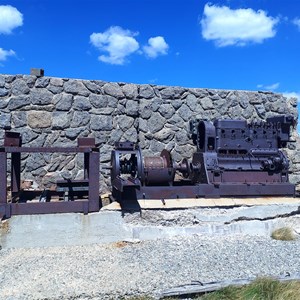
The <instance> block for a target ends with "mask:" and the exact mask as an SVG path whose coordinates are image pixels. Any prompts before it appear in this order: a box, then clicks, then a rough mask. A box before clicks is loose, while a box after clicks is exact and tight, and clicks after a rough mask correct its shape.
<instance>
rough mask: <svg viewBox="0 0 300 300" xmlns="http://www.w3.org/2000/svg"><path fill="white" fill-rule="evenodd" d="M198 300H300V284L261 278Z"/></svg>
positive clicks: (209, 294)
mask: <svg viewBox="0 0 300 300" xmlns="http://www.w3.org/2000/svg"><path fill="white" fill-rule="evenodd" d="M196 299H198V300H300V282H299V281H290V282H280V281H277V280H273V279H268V278H260V279H257V280H255V281H254V282H253V283H251V284H249V285H245V286H242V287H234V286H230V287H227V288H224V289H222V290H220V291H216V292H213V293H208V294H206V295H204V296H201V297H197V298H196Z"/></svg>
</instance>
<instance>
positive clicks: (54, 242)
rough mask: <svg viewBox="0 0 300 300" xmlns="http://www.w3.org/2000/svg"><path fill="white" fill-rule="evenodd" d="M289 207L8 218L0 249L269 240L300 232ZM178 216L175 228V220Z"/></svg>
mask: <svg viewBox="0 0 300 300" xmlns="http://www.w3.org/2000/svg"><path fill="white" fill-rule="evenodd" d="M291 202H294V203H280V204H276V203H273V204H270V203H269V204H265V205H253V206H247V207H245V206H240V207H237V206H234V207H230V208H224V207H222V208H220V207H216V206H214V207H206V208H189V209H184V210H169V211H167V210H152V211H149V210H146V209H143V208H142V210H141V211H140V212H139V213H134V216H133V215H132V214H130V213H125V214H124V212H122V211H121V210H119V209H118V207H117V206H116V204H113V205H112V206H108V207H106V209H105V210H101V211H100V212H98V213H92V214H89V215H83V214H75V213H74V214H49V215H24V216H13V217H12V218H11V219H8V220H5V221H2V223H1V226H0V245H1V247H2V248H14V247H17V248H19V247H22V248H23V247H25V248H28V247H52V246H63V245H86V244H94V243H100V244H103V243H111V242H118V241H129V242H130V241H131V242H134V241H136V240H153V239H159V238H169V237H174V236H181V235H182V236H187V235H193V234H200V235H206V234H207V235H212V234H214V235H218V234H222V235H224V234H228V235H232V234H247V235H270V233H271V232H272V231H273V230H274V229H276V228H280V227H283V226H290V227H292V228H293V229H294V231H295V232H296V233H300V215H299V213H300V210H299V206H300V203H299V202H300V201H299V200H295V199H292V201H291ZM110 209H111V210H110ZM175 215H176V216H175ZM178 217H180V218H181V222H180V224H179V223H178V222H176V221H175V220H176V218H177V219H178ZM166 223H167V224H168V225H167V226H166V225H165V224H166Z"/></svg>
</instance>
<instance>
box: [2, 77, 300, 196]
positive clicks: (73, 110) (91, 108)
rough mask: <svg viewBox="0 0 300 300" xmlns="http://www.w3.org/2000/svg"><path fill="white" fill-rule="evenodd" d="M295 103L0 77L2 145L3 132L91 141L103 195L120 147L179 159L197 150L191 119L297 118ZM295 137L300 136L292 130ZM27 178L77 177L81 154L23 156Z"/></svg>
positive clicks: (239, 94) (296, 169)
mask: <svg viewBox="0 0 300 300" xmlns="http://www.w3.org/2000/svg"><path fill="white" fill-rule="evenodd" d="M296 106H297V102H296V99H293V98H291V99H286V98H285V97H283V96H282V95H280V94H274V93H270V92H249V91H230V90H212V89H200V88H195V89H192V88H182V87H167V86H155V85H148V84H144V85H136V84H126V83H111V82H104V81H95V80H92V81H88V80H75V79H61V78H50V77H39V78H37V77H35V76H28V75H16V76H12V75H0V145H1V144H3V134H4V129H11V130H13V131H17V132H20V133H21V134H22V138H23V145H24V146H74V145H76V139H77V138H78V137H87V136H92V137H95V138H96V143H97V146H99V147H100V155H101V156H100V160H101V191H102V192H104V191H106V190H107V185H108V184H109V176H108V175H109V169H108V168H107V167H108V166H109V161H110V151H111V149H112V148H113V145H114V143H115V142H116V141H120V140H122V141H125V140H129V141H133V142H139V144H140V146H141V148H142V150H143V154H147V155H149V154H151V155H153V154H159V153H160V151H161V150H162V149H163V148H166V149H168V150H170V151H171V153H172V156H173V158H174V159H175V160H176V161H179V160H181V159H182V158H183V157H188V158H190V157H191V155H192V153H193V152H194V150H195V147H194V145H193V144H192V142H191V140H190V138H189V135H188V123H189V120H190V119H191V118H194V117H198V118H204V119H214V118H243V119H246V120H253V119H257V120H259V119H265V118H266V117H268V116H272V115H276V114H285V113H288V114H293V115H294V116H295V117H296V118H297V117H298V115H297V107H296ZM293 137H294V139H296V138H297V134H296V132H295V130H294V132H293ZM296 148H297V147H296V144H295V143H291V144H289V149H288V152H289V157H290V159H291V162H292V165H291V170H292V172H293V174H292V176H291V180H292V181H294V182H296V181H297V182H298V181H300V155H299V153H298V151H297V149H296ZM23 158H24V159H23V163H22V170H23V178H24V179H32V178H35V179H36V180H37V181H38V182H39V184H41V185H42V184H44V185H46V186H47V185H49V184H51V183H52V182H55V180H56V178H61V177H63V178H71V177H72V178H79V177H80V176H81V175H82V171H81V166H82V158H81V157H80V155H77V156H75V155H73V156H72V155H71V156H70V155H68V156H66V155H61V154H57V155H52V156H51V155H49V154H43V155H42V154H36V155H23Z"/></svg>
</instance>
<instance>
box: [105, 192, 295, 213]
mask: <svg viewBox="0 0 300 300" xmlns="http://www.w3.org/2000/svg"><path fill="white" fill-rule="evenodd" d="M108 197H109V195H108V194H105V195H102V198H108ZM271 204H299V205H300V197H295V198H293V197H252V198H234V197H232V198H198V199H196V198H186V199H164V200H163V201H161V200H157V199H155V200H151V199H147V200H137V201H132V202H131V201H127V202H126V203H124V204H122V205H120V203H118V202H116V201H115V202H112V203H110V204H108V205H106V206H104V207H102V209H101V210H122V209H125V210H126V209H129V210H130V209H135V208H137V207H139V208H140V209H187V208H201V207H203V208H209V207H211V208H231V207H239V206H256V205H271Z"/></svg>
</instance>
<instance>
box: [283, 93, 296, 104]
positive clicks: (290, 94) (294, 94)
mask: <svg viewBox="0 0 300 300" xmlns="http://www.w3.org/2000/svg"><path fill="white" fill-rule="evenodd" d="M282 94H283V96H284V97H287V98H297V101H298V102H300V92H298V93H296V92H284V93H282Z"/></svg>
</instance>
